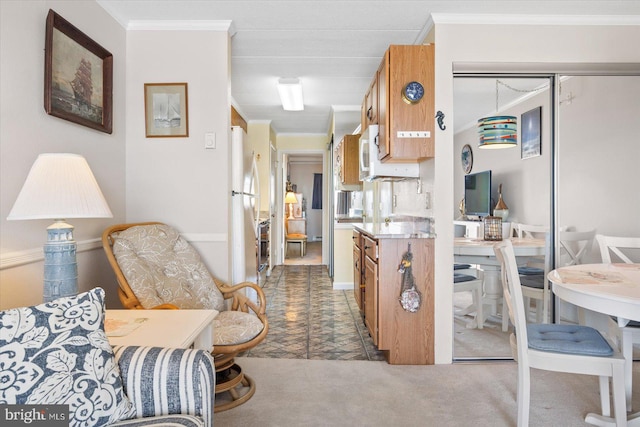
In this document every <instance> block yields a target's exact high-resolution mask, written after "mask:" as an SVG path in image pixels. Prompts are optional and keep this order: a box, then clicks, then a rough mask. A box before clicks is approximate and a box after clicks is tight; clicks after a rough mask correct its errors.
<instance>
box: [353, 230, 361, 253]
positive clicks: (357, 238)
mask: <svg viewBox="0 0 640 427" xmlns="http://www.w3.org/2000/svg"><path fill="white" fill-rule="evenodd" d="M360 236H362V234H360V232H359V231H358V230H355V229H354V230H353V237H352V239H353V244H354V245H356V246H357V247H359V248H362V242H361V241H360Z"/></svg>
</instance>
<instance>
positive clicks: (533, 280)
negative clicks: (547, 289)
mask: <svg viewBox="0 0 640 427" xmlns="http://www.w3.org/2000/svg"><path fill="white" fill-rule="evenodd" d="M520 284H521V285H522V286H526V287H527V288H535V289H542V288H544V276H521V277H520Z"/></svg>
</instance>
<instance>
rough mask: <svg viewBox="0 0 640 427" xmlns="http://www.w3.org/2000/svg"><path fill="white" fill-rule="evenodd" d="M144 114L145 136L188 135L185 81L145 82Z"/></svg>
mask: <svg viewBox="0 0 640 427" xmlns="http://www.w3.org/2000/svg"><path fill="white" fill-rule="evenodd" d="M144 115H145V130H146V137H147V138H181V137H182V138H184V137H188V136H189V107H188V94H187V84H186V83H145V85H144Z"/></svg>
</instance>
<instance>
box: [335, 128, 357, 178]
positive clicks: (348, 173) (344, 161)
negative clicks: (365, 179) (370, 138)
mask: <svg viewBox="0 0 640 427" xmlns="http://www.w3.org/2000/svg"><path fill="white" fill-rule="evenodd" d="M359 144H360V134H356V135H345V136H344V137H343V138H342V140H341V141H340V144H338V150H337V152H338V157H337V158H336V163H337V165H336V166H337V167H336V170H337V173H338V179H339V180H340V182H341V183H342V184H343V185H359V184H362V181H360V166H359V164H358V161H359V160H358V150H359V148H360V147H359Z"/></svg>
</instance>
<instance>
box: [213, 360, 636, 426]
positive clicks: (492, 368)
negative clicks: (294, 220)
mask: <svg viewBox="0 0 640 427" xmlns="http://www.w3.org/2000/svg"><path fill="white" fill-rule="evenodd" d="M237 362H238V363H239V364H240V365H241V366H242V368H243V371H244V372H246V373H247V374H249V375H250V376H252V377H253V379H254V380H255V381H256V383H257V390H256V394H255V395H254V396H253V397H252V398H251V399H250V400H249V401H248V402H247V403H245V404H244V405H241V406H239V407H236V408H234V409H231V410H228V411H224V412H220V413H217V414H215V417H214V425H215V426H217V427H231V426H242V427H251V426H261V427H265V426H474V427H476V426H491V427H496V426H513V425H515V424H516V415H517V414H516V413H517V407H516V397H515V396H516V375H517V374H516V369H517V367H516V364H515V363H514V362H491V363H484V364H471V363H466V364H454V365H435V366H393V365H389V364H387V363H386V362H374V361H337V360H301V359H297V360H293V359H260V358H242V357H241V358H237ZM634 380H635V381H634V383H635V384H639V383H640V364H638V363H636V364H635V366H634ZM531 383H532V388H531V423H530V425H531V426H558V427H569V426H584V425H585V422H584V416H585V415H586V414H587V413H588V412H599V411H600V398H599V393H598V380H597V378H596V377H591V376H582V375H570V374H558V373H553V372H546V371H539V370H532V374H531ZM633 404H634V405H635V408H636V410H640V387H636V389H634V402H633Z"/></svg>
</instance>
